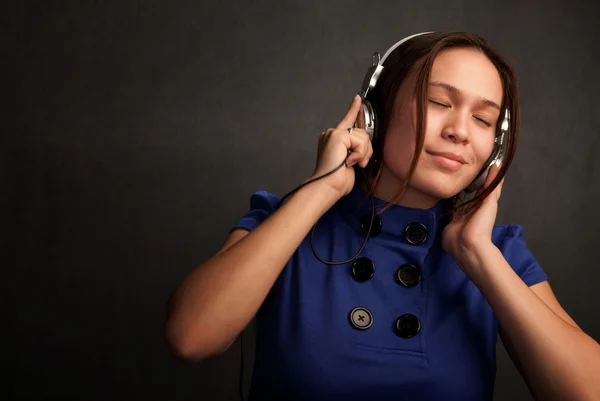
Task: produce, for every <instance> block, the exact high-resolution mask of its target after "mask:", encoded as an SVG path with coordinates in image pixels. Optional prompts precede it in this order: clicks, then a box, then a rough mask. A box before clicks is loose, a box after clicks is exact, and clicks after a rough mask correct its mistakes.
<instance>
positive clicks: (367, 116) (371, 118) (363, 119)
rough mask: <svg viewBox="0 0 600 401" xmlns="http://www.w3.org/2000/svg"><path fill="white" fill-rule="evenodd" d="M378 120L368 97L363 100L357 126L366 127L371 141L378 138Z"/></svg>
mask: <svg viewBox="0 0 600 401" xmlns="http://www.w3.org/2000/svg"><path fill="white" fill-rule="evenodd" d="M376 120H377V117H376V115H375V110H374V109H373V106H372V105H371V102H369V101H368V100H367V99H363V100H362V105H361V107H360V111H359V113H358V119H357V120H356V127H357V128H361V129H364V130H365V131H367V134H369V137H370V138H371V143H373V142H375V140H376V133H377V131H376Z"/></svg>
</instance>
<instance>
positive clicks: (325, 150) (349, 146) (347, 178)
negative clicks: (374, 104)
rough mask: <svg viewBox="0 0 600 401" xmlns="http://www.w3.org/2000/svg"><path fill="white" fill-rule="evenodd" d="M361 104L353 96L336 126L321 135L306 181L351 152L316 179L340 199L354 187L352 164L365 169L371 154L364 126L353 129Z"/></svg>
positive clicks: (317, 175) (369, 142)
mask: <svg viewBox="0 0 600 401" xmlns="http://www.w3.org/2000/svg"><path fill="white" fill-rule="evenodd" d="M361 103H362V100H361V97H360V96H359V95H355V96H354V99H353V100H352V104H351V105H350V109H349V110H348V113H347V114H346V116H345V117H344V118H343V120H342V121H340V123H339V124H338V125H337V127H335V128H330V129H328V130H327V131H325V132H323V133H322V134H321V136H320V137H319V146H318V151H317V163H316V167H315V171H314V173H313V174H312V176H311V177H310V178H309V179H308V180H306V181H310V180H312V179H315V178H317V177H320V176H322V175H325V174H327V173H329V172H330V171H332V170H334V169H335V168H336V167H338V166H339V165H340V164H341V163H342V162H343V160H344V158H346V155H348V153H349V152H350V155H349V156H348V159H347V160H346V164H345V166H342V167H341V168H340V169H339V170H337V171H336V172H335V173H333V174H331V175H328V176H327V177H324V178H321V179H319V180H318V181H321V182H323V183H326V184H327V186H328V187H330V188H331V189H333V190H334V191H335V192H336V193H337V194H338V195H339V197H340V198H341V197H342V196H345V195H347V194H348V193H349V192H350V191H351V190H352V188H353V187H354V179H355V177H354V168H353V166H354V165H355V164H357V163H358V165H359V166H360V167H362V168H365V167H366V166H367V163H368V162H369V159H370V158H371V156H372V155H373V146H372V145H371V140H370V138H369V134H367V132H366V131H365V130H363V129H359V128H353V127H354V123H355V122H356V119H357V117H358V114H359V112H360V108H361ZM349 128H353V129H352V132H348V131H349V130H348V129H349Z"/></svg>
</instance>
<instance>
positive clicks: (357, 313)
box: [350, 306, 373, 330]
mask: <svg viewBox="0 0 600 401" xmlns="http://www.w3.org/2000/svg"><path fill="white" fill-rule="evenodd" d="M350 323H352V326H354V327H355V328H357V329H359V330H366V329H368V328H369V327H371V325H372V324H373V315H372V314H371V312H370V311H369V310H368V309H367V308H363V307H362V306H359V307H357V308H354V309H352V311H351V312H350Z"/></svg>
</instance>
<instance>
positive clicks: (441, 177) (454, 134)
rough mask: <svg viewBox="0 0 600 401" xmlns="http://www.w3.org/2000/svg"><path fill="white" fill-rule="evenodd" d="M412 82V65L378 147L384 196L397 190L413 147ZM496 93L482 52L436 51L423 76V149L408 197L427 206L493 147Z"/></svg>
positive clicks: (453, 189) (496, 80) (494, 75)
mask: <svg viewBox="0 0 600 401" xmlns="http://www.w3.org/2000/svg"><path fill="white" fill-rule="evenodd" d="M415 83H416V72H415V71H413V72H411V73H410V74H409V75H408V76H407V77H406V79H405V80H404V82H403V83H402V85H401V87H400V89H399V90H398V93H397V95H396V98H395V102H394V112H393V115H392V116H391V119H390V123H389V126H388V131H387V133H386V136H385V142H384V147H383V161H384V166H383V170H382V172H381V177H380V183H381V185H383V186H384V187H385V186H386V185H387V186H388V187H389V188H388V189H387V190H386V189H385V188H381V190H380V193H382V195H384V196H386V195H391V194H394V193H395V192H396V191H397V190H398V182H399V181H400V182H401V181H403V180H404V179H405V177H406V176H407V174H408V171H409V169H410V163H411V160H412V157H413V154H414V151H415V145H416V135H415V132H416V119H417V109H416V104H417V101H416V96H415ZM502 95H503V88H502V81H501V80H500V75H499V74H498V71H497V69H496V67H495V66H494V64H492V62H491V61H490V60H489V59H488V58H487V57H486V56H485V55H484V54H483V53H481V52H479V51H477V50H475V49H449V50H445V51H443V52H441V53H440V54H439V55H438V56H437V57H436V59H435V60H434V63H433V66H432V69H431V74H430V77H429V85H428V96H427V99H428V102H427V120H426V127H425V139H424V143H423V151H422V152H421V154H420V155H419V159H418V164H417V168H416V170H415V173H414V175H413V177H412V179H411V181H410V184H409V190H408V192H407V196H408V198H411V197H412V203H415V201H416V203H421V204H422V203H423V202H425V203H429V205H426V206H427V207H429V206H433V204H435V203H436V202H437V201H439V200H440V199H445V198H450V197H452V196H454V195H456V194H458V193H459V192H461V191H462V190H464V188H466V187H467V186H468V185H469V184H470V183H471V182H472V181H473V179H475V177H476V176H477V174H478V173H479V171H480V170H481V168H482V166H483V164H484V163H485V162H486V160H487V159H488V158H489V157H490V155H491V152H492V150H493V146H494V138H495V132H496V124H497V123H498V118H499V116H500V114H501V113H500V105H501V104H502ZM452 159H458V160H459V161H456V160H452ZM391 187H393V188H391ZM427 201H429V202H427ZM403 203H405V202H403ZM408 203H411V201H410V200H409V202H408ZM408 206H422V205H408Z"/></svg>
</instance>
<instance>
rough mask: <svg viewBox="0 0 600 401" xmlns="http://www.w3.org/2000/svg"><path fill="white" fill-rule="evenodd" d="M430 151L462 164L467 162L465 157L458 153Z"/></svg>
mask: <svg viewBox="0 0 600 401" xmlns="http://www.w3.org/2000/svg"><path fill="white" fill-rule="evenodd" d="M429 153H430V154H432V155H433V156H439V157H445V158H446V159H450V160H454V161H456V162H459V163H461V164H467V162H466V161H465V159H464V158H463V157H462V156H461V155H457V154H456V153H452V152H429Z"/></svg>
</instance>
